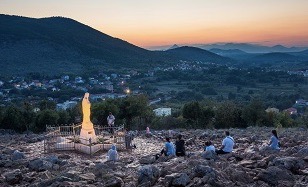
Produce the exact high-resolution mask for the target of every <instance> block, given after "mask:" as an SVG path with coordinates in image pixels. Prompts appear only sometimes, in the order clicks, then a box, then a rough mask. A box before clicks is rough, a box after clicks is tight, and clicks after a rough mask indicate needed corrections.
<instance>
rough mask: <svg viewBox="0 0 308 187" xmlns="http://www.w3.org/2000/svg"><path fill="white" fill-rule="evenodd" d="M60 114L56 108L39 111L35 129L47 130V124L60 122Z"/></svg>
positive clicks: (39, 130) (38, 130)
mask: <svg viewBox="0 0 308 187" xmlns="http://www.w3.org/2000/svg"><path fill="white" fill-rule="evenodd" d="M58 119H59V115H58V113H57V112H56V111H54V110H48V109H46V110H43V111H41V112H39V114H38V115H37V118H36V122H35V126H34V127H33V131H35V132H42V131H45V129H46V125H53V126H54V125H56V124H58Z"/></svg>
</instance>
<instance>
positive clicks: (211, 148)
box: [204, 141, 215, 152]
mask: <svg viewBox="0 0 308 187" xmlns="http://www.w3.org/2000/svg"><path fill="white" fill-rule="evenodd" d="M204 151H214V152H215V147H214V145H213V144H212V142H211V141H206V142H205V147H204Z"/></svg>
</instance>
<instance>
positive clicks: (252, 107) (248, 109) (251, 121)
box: [242, 99, 266, 126]
mask: <svg viewBox="0 0 308 187" xmlns="http://www.w3.org/2000/svg"><path fill="white" fill-rule="evenodd" d="M242 118H243V119H244V120H245V122H246V123H247V124H248V125H252V126H254V125H266V124H264V122H265V118H266V112H265V108H264V105H263V102H262V101H260V100H256V99H254V100H252V101H251V103H250V104H249V105H248V106H245V107H244V109H243V112H242Z"/></svg>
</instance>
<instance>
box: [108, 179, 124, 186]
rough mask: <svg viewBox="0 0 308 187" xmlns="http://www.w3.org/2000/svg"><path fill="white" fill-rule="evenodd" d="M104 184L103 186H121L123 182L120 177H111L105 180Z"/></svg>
mask: <svg viewBox="0 0 308 187" xmlns="http://www.w3.org/2000/svg"><path fill="white" fill-rule="evenodd" d="M104 186H105V187H123V186H124V182H123V180H122V179H121V178H120V177H111V178H109V179H108V180H107V181H106V182H105V184H104Z"/></svg>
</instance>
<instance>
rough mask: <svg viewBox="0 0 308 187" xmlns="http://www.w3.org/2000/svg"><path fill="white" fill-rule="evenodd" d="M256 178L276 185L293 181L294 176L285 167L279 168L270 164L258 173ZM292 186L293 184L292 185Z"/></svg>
mask: <svg viewBox="0 0 308 187" xmlns="http://www.w3.org/2000/svg"><path fill="white" fill-rule="evenodd" d="M257 177H258V179H260V180H262V181H264V182H267V183H268V184H270V185H276V186H277V185H278V184H279V183H281V182H282V183H283V182H286V183H292V184H293V183H294V176H293V175H292V173H291V172H290V171H288V170H286V169H281V168H279V167H277V166H271V167H269V168H267V169H266V170H265V171H263V172H261V173H259V175H258V176H257ZM292 186H293V185H292Z"/></svg>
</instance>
